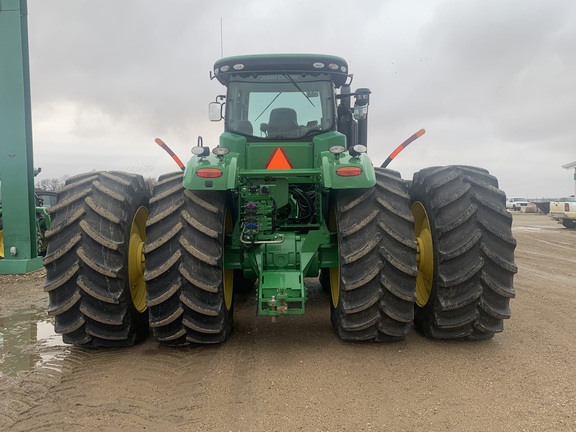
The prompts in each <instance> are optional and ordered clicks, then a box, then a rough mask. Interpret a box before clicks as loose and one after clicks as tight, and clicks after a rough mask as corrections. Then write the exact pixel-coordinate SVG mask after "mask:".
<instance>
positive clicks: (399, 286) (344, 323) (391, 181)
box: [324, 168, 417, 341]
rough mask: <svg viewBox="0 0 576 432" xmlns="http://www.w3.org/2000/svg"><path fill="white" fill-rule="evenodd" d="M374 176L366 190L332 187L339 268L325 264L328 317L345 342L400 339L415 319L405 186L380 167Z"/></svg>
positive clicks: (409, 216)
mask: <svg viewBox="0 0 576 432" xmlns="http://www.w3.org/2000/svg"><path fill="white" fill-rule="evenodd" d="M376 179H377V183H376V186H374V187H372V188H370V189H363V190H343V191H336V192H335V203H334V206H333V215H332V217H333V218H335V221H334V220H333V221H331V224H330V225H332V227H333V228H334V222H335V223H336V226H335V228H336V229H337V232H338V251H339V269H338V270H339V271H338V272H336V269H330V272H331V277H330V290H331V293H332V302H331V320H332V325H333V327H334V329H335V331H336V333H337V334H338V336H340V338H342V339H343V340H346V341H397V340H401V339H403V338H404V336H405V335H406V334H407V333H408V331H409V330H410V326H411V323H412V320H413V318H414V301H415V300H416V288H415V287H416V275H417V267H416V241H415V238H414V229H413V219H412V214H411V212H410V197H409V194H408V185H407V183H406V182H405V181H403V180H402V179H401V178H400V175H399V174H398V173H397V172H396V171H392V170H387V169H382V168H376ZM324 273H326V272H324ZM324 279H325V283H326V276H325V277H324Z"/></svg>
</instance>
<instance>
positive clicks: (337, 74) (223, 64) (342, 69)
mask: <svg viewBox="0 0 576 432" xmlns="http://www.w3.org/2000/svg"><path fill="white" fill-rule="evenodd" d="M287 72H289V73H312V74H314V73H318V74H320V73H322V74H328V75H330V76H331V79H332V81H334V84H335V85H336V87H341V86H342V85H344V84H345V83H346V80H347V79H348V77H351V76H352V75H350V74H349V73H348V63H346V60H344V59H343V58H342V57H337V56H333V55H326V54H258V55H245V56H235V57H225V58H221V59H220V60H218V61H217V62H216V63H214V69H213V70H212V73H211V77H212V78H216V79H218V81H220V83H221V84H223V85H225V86H227V85H228V83H229V82H230V79H231V78H232V77H234V76H250V75H258V74H275V73H280V74H285V73H287Z"/></svg>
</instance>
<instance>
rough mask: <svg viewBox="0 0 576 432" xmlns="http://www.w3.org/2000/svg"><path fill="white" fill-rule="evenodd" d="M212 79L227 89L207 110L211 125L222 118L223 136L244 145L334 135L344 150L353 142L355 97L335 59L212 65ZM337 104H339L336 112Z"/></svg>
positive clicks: (256, 59) (258, 59)
mask: <svg viewBox="0 0 576 432" xmlns="http://www.w3.org/2000/svg"><path fill="white" fill-rule="evenodd" d="M212 78H216V79H218V81H220V83H222V84H223V85H225V86H226V87H227V89H228V91H227V95H226V96H218V98H217V100H216V102H212V104H211V106H210V120H212V121H219V120H221V119H222V118H224V119H225V127H224V130H225V132H229V133H233V134H237V135H241V136H244V137H246V139H247V141H249V142H258V141H275V142H278V141H307V142H309V141H312V139H313V137H315V136H317V135H321V134H324V133H327V132H334V131H339V132H341V133H343V134H344V135H345V136H346V138H347V142H348V146H353V145H354V144H356V143H357V141H358V139H357V122H356V121H355V120H353V113H352V111H351V110H350V96H357V95H356V93H355V94H351V93H350V90H349V85H350V82H351V80H352V75H349V74H348V65H347V63H346V61H345V60H344V59H342V58H340V57H335V56H327V55H304V54H284V55H274V56H265V55H253V56H242V57H228V58H224V59H220V60H219V61H217V62H216V63H215V65H214V70H213V72H212ZM339 89H341V90H340V93H338V90H339ZM337 99H341V101H340V106H337ZM222 102H224V103H222ZM365 106H366V109H367V103H366V104H365ZM364 118H365V117H364ZM356 120H359V119H356ZM360 120H362V119H360Z"/></svg>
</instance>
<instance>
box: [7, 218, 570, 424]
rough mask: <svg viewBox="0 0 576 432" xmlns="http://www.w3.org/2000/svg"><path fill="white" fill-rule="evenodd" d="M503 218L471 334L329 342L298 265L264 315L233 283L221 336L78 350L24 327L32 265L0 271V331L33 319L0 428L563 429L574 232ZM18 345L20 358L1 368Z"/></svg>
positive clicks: (34, 291) (37, 297)
mask: <svg viewBox="0 0 576 432" xmlns="http://www.w3.org/2000/svg"><path fill="white" fill-rule="evenodd" d="M513 232H514V235H515V237H516V238H517V240H518V247H517V250H516V263H517V264H518V266H519V273H518V275H517V276H516V278H515V288H516V292H517V297H516V299H514V300H513V301H512V303H511V308H512V318H511V319H510V320H509V321H506V322H505V331H504V332H503V333H501V334H498V335H496V337H495V338H494V339H493V340H490V341H485V342H472V343H471V342H465V343H456V342H440V341H430V340H427V339H425V338H424V337H422V336H421V335H419V334H417V333H415V332H411V333H410V334H409V336H408V337H407V338H406V340H405V341H403V342H401V343H396V344H391V345H374V344H369V345H367V344H349V343H343V342H340V341H339V340H338V338H337V337H336V335H335V334H334V333H333V332H332V329H331V326H330V322H329V306H328V301H329V300H328V296H327V295H326V294H324V293H323V292H322V291H321V290H320V289H319V287H318V286H317V285H315V282H314V281H312V280H311V281H309V282H310V284H311V285H310V286H311V299H310V301H309V303H308V305H307V307H308V310H307V314H306V315H304V316H299V317H289V318H288V319H282V320H279V322H277V323H275V324H272V323H271V322H270V320H269V319H267V318H265V317H257V316H256V315H255V304H254V302H253V301H252V299H250V298H249V297H240V298H239V299H238V302H237V304H236V327H235V332H234V333H233V335H232V337H231V338H230V339H229V340H228V341H227V342H226V343H225V344H223V345H221V346H217V347H209V348H199V349H198V348H196V349H167V348H162V347H159V346H158V345H157V343H156V342H154V341H153V340H152V339H149V340H148V341H146V342H145V343H144V344H142V345H139V346H136V347H133V348H129V349H119V350H98V351H93V350H92V351H87V350H83V349H78V348H72V347H65V346H63V345H62V344H61V342H59V339H58V338H55V337H51V336H49V337H47V339H49V341H48V342H47V340H46V339H42V338H41V337H39V336H38V334H39V333H40V332H41V330H42V329H43V328H44V326H45V325H46V319H47V318H46V317H45V316H44V315H43V314H44V312H43V311H44V309H45V307H46V304H47V296H46V295H45V294H44V292H43V291H42V283H43V280H42V274H41V273H36V274H32V275H27V276H0V332H4V336H3V337H4V339H2V340H4V341H5V340H7V337H9V336H10V334H13V333H14V331H15V330H14V328H12V327H11V324H10V323H11V322H14V320H15V318H14V313H15V312H14V311H24V312H23V313H24V314H25V313H28V314H29V316H30V317H31V318H30V320H31V321H34V320H36V322H37V324H36V325H34V324H33V325H32V328H33V329H32V331H31V335H32V337H31V339H32V340H31V341H29V342H27V343H24V342H22V343H21V344H20V348H21V352H19V353H16V352H8V353H7V352H4V353H3V354H2V359H1V360H0V362H3V363H0V371H1V373H0V429H4V430H14V431H36V430H42V431H45V430H48V431H52V430H54V431H56V430H58V431H60V430H63V431H78V430H94V431H96V430H100V431H117V430H129V431H131V430H138V431H139V430H151V431H156V430H158V431H172V430H174V431H195V430H201V431H212V430H214V431H294V430H305V431H415V430H430V431H439V430H458V431H486V430H491V431H573V430H576V367H575V365H574V364H575V359H576V337H575V335H576V318H575V316H574V311H575V310H576V231H575V230H567V229H565V228H563V227H562V226H561V225H557V224H556V223H555V222H553V221H551V220H549V219H548V218H547V217H546V216H543V215H534V214H515V215H514V226H513ZM26 311H28V312H26ZM39 311H42V312H39ZM19 313H20V312H19ZM42 331H44V330H42ZM34 335H36V337H33V336H34ZM5 351H6V350H5ZM18 356H25V359H26V360H25V362H28V363H27V364H28V368H27V369H25V370H22V369H21V370H20V371H19V372H17V373H16V372H10V371H7V370H6V368H7V367H6V365H7V364H8V362H9V361H12V360H14V358H15V357H18Z"/></svg>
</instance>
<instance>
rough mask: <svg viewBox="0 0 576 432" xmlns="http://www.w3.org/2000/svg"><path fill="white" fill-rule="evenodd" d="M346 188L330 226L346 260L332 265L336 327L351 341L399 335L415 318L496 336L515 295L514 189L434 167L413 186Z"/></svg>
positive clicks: (328, 276) (437, 333)
mask: <svg viewBox="0 0 576 432" xmlns="http://www.w3.org/2000/svg"><path fill="white" fill-rule="evenodd" d="M376 177H377V184H376V186H375V187H373V188H371V189H366V190H364V191H357V190H351V191H338V193H337V195H336V199H335V205H334V212H333V214H334V221H335V223H334V222H333V223H332V224H331V229H332V231H334V232H337V234H338V250H339V260H340V263H339V267H338V269H330V272H328V271H326V270H324V271H323V274H322V275H321V276H322V278H321V279H322V283H323V285H324V286H329V287H330V292H331V299H332V306H331V319H332V324H333V327H334V329H335V331H336V333H337V334H338V336H340V337H341V338H342V339H344V340H350V341H359V340H372V341H396V340H401V339H402V338H403V337H404V336H405V335H406V333H407V332H408V331H409V329H410V326H411V323H412V322H414V326H415V327H416V329H417V330H418V331H420V332H421V333H423V334H424V335H425V336H427V337H429V338H433V339H468V340H482V339H490V338H492V337H493V336H494V334H495V333H498V332H501V331H502V330H503V320H504V319H507V318H509V317H510V308H509V302H510V299H511V298H513V297H514V296H515V292H514V288H513V277H514V274H515V273H516V272H517V267H516V265H515V263H514V249H515V247H516V241H515V239H514V238H513V237H512V230H511V224H512V217H511V215H510V213H509V212H508V211H506V206H505V194H504V193H503V192H502V191H501V190H500V189H498V182H497V180H496V178H495V177H493V176H491V175H490V174H489V173H488V171H486V170H484V169H480V168H475V167H467V166H448V167H432V168H426V169H423V170H421V171H420V172H417V173H416V174H415V175H414V178H413V181H412V183H411V184H408V183H407V182H404V181H403V180H402V179H400V176H399V175H398V173H396V172H394V171H390V170H384V169H380V168H376Z"/></svg>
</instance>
